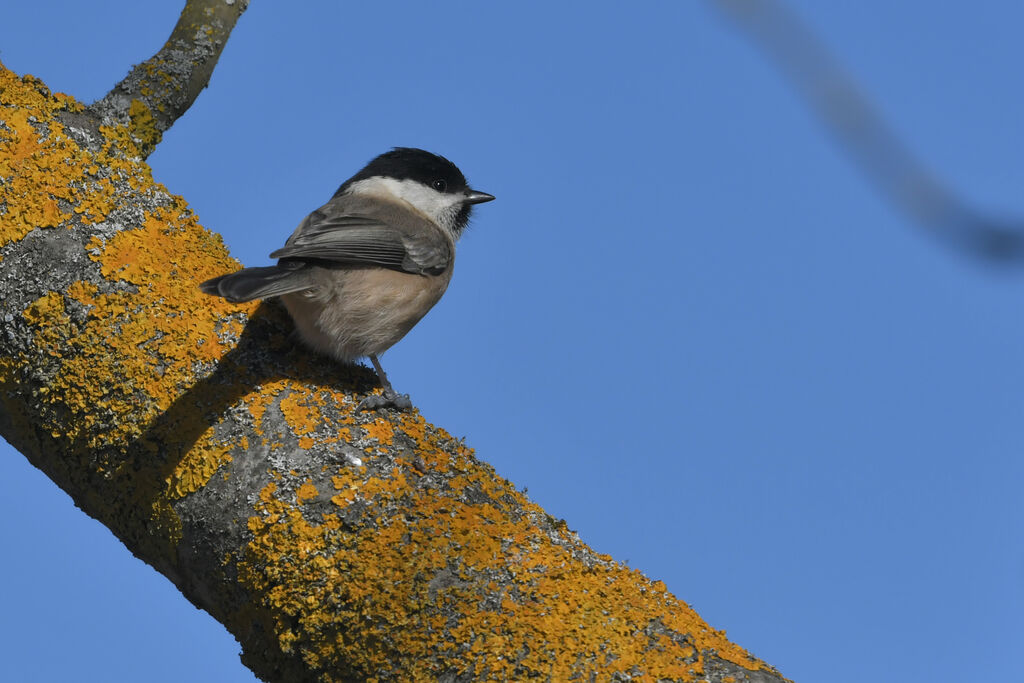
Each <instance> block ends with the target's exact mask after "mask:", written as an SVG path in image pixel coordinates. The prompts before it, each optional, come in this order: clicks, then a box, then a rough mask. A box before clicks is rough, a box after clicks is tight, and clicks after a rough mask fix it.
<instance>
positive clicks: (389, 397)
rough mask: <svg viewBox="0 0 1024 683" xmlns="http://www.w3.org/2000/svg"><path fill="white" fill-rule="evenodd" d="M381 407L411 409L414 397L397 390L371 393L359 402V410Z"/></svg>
mask: <svg viewBox="0 0 1024 683" xmlns="http://www.w3.org/2000/svg"><path fill="white" fill-rule="evenodd" d="M381 408H395V409H396V410H411V409H412V399H410V398H409V394H399V393H398V392H396V391H391V392H387V391H386V392H384V393H383V394H371V395H369V396H367V397H366V398H364V399H363V400H362V401H360V402H359V405H358V406H356V410H357V411H362V410H379V409H381Z"/></svg>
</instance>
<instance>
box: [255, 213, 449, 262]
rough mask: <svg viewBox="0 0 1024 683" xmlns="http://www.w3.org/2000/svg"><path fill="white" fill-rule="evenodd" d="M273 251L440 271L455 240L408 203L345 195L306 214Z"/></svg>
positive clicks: (297, 256) (290, 256) (285, 255)
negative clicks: (375, 201) (405, 206)
mask: <svg viewBox="0 0 1024 683" xmlns="http://www.w3.org/2000/svg"><path fill="white" fill-rule="evenodd" d="M374 214H376V215H374ZM270 257H271V258H278V259H298V260H314V261H333V262H337V263H345V264H352V265H371V266H380V267H382V268H391V269H393V270H401V271H404V272H407V273H437V272H441V271H443V270H445V269H446V268H447V267H448V266H449V265H450V263H451V260H452V246H451V242H450V240H448V239H446V238H445V236H444V234H443V233H442V232H441V230H440V229H439V228H438V227H437V226H435V225H434V224H433V223H431V222H430V221H427V220H426V219H424V218H422V217H420V216H418V215H416V214H414V213H412V212H410V211H408V210H406V209H403V208H401V207H397V206H388V205H387V204H386V203H383V202H382V203H380V206H374V204H373V203H371V202H367V201H360V200H359V199H353V198H352V197H348V196H345V195H342V196H341V197H337V198H335V199H332V200H331V201H330V202H328V203H327V204H326V205H324V206H323V207H321V208H320V209H317V210H316V211H314V212H313V213H311V214H310V215H309V216H307V217H306V219H305V220H304V221H302V223H301V224H300V225H299V227H298V228H297V229H296V230H295V233H294V234H293V235H292V236H291V237H289V238H288V241H287V242H286V243H285V246H284V247H282V248H281V249H278V250H277V251H275V252H273V253H272V254H271V255H270Z"/></svg>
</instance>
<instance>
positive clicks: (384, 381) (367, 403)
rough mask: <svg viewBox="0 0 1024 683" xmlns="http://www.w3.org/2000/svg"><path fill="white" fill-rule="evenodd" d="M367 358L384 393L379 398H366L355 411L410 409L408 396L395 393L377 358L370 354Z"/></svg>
mask: <svg viewBox="0 0 1024 683" xmlns="http://www.w3.org/2000/svg"><path fill="white" fill-rule="evenodd" d="M369 358H370V362H371V363H373V369H374V370H375V371H376V372H377V379H379V380H380V386H381V387H382V388H383V389H384V393H383V395H380V396H378V395H376V394H373V395H371V396H367V397H366V398H364V399H363V400H362V401H360V402H359V405H358V406H357V407H356V410H377V409H378V408H386V407H388V406H391V407H394V408H397V409H398V410H409V409H410V408H412V401H411V400H410V399H409V394H399V393H398V392H397V391H395V388H394V387H393V386H391V382H389V381H388V376H387V375H386V374H384V368H382V367H381V366H380V361H379V360H377V356H376V355H375V354H372V353H371V354H369Z"/></svg>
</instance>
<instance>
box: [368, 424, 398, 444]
mask: <svg viewBox="0 0 1024 683" xmlns="http://www.w3.org/2000/svg"><path fill="white" fill-rule="evenodd" d="M362 428H363V431H365V432H366V438H367V439H375V440H376V441H377V443H378V444H380V445H382V446H390V445H391V444H392V443H393V442H394V439H395V429H394V427H392V425H391V423H390V422H389V421H388V420H387V419H386V418H383V417H380V418H377V419H376V420H374V421H373V422H368V423H367V424H364V425H362Z"/></svg>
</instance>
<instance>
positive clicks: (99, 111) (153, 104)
mask: <svg viewBox="0 0 1024 683" xmlns="http://www.w3.org/2000/svg"><path fill="white" fill-rule="evenodd" d="M248 5H249V0H190V1H189V2H187V3H186V4H185V9H184V10H182V12H181V16H180V17H179V18H178V23H177V25H176V26H175V27H174V30H173V31H172V32H171V36H170V37H169V38H168V39H167V42H166V43H164V46H163V47H162V48H161V49H160V51H159V52H157V53H156V54H155V55H153V56H152V57H150V58H149V59H147V60H146V61H144V62H142V63H141V64H137V65H135V67H133V68H132V70H131V72H130V73H129V74H128V75H127V76H125V78H124V80H122V81H121V82H120V83H118V84H117V85H116V86H114V88H113V89H112V90H111V91H110V92H109V93H107V94H106V95H105V96H104V97H103V98H101V99H100V100H97V101H96V102H94V103H93V104H92V105H91V106H90V107H89V108H90V110H91V113H92V114H93V115H94V116H95V117H96V118H97V119H99V120H100V121H102V122H103V123H106V124H108V125H111V124H120V125H123V126H126V127H127V128H128V129H129V130H130V131H131V132H132V135H133V136H134V137H135V138H136V145H137V147H138V150H139V153H140V155H141V156H142V158H146V157H148V156H149V155H150V154H151V153H152V152H153V150H154V149H155V148H156V146H157V144H158V143H159V142H160V139H161V137H162V136H163V133H164V131H165V130H167V129H168V128H170V127H171V125H172V124H173V123H174V122H175V121H176V120H177V119H178V117H179V116H181V115H182V114H184V113H185V111H186V110H187V109H188V108H189V107H191V106H192V103H193V102H195V100H196V98H197V97H199V93H200V92H202V90H203V88H205V87H206V84H207V83H209V81H210V75H211V74H212V73H213V68H214V67H215V66H216V65H217V60H218V59H220V53H221V51H223V50H224V44H225V43H226V42H227V40H228V36H230V35H231V29H233V28H234V27H235V23H236V22H237V21H238V18H239V17H240V16H242V12H244V11H245V10H246V8H247V7H248Z"/></svg>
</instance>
